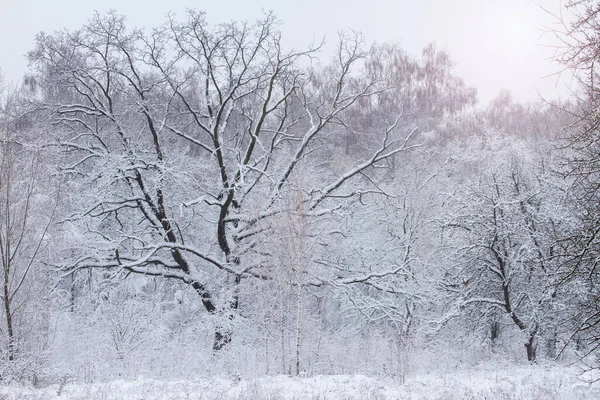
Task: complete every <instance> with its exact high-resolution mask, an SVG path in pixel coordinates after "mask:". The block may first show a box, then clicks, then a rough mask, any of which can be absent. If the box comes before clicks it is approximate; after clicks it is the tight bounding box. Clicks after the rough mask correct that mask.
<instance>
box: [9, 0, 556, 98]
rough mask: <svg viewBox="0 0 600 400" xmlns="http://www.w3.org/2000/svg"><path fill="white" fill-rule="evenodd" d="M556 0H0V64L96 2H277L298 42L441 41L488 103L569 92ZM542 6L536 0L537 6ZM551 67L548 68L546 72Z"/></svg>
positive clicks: (239, 16)
mask: <svg viewBox="0 0 600 400" xmlns="http://www.w3.org/2000/svg"><path fill="white" fill-rule="evenodd" d="M560 3H561V0H421V1H414V0H369V1H364V0H303V1H291V0H228V1H217V2H194V1H189V0H170V1H162V0H160V1H159V0H146V1H141V0H103V1H101V2H93V1H81V0H53V1H47V0H0V37H1V38H2V39H1V40H0V68H1V69H2V70H3V72H4V75H5V76H6V78H7V79H9V80H18V79H20V77H21V76H22V74H23V73H24V71H25V68H26V61H25V58H24V54H26V52H27V51H28V50H30V49H31V48H32V46H33V39H34V36H35V34H36V33H37V32H39V31H41V30H43V31H46V32H51V31H54V30H57V29H61V28H64V27H68V28H70V29H76V28H78V27H80V26H81V25H82V24H83V23H85V21H86V20H87V19H88V18H89V17H90V16H91V15H92V13H93V12H94V10H95V9H96V10H98V11H99V12H106V11H108V10H110V9H115V10H117V12H119V13H121V14H125V15H127V17H128V19H129V21H130V24H131V25H136V26H146V27H152V26H156V25H158V24H160V23H162V22H163V21H164V19H165V18H164V17H165V14H166V13H167V12H169V11H173V12H176V13H179V14H181V13H183V12H184V11H185V9H186V8H188V7H196V8H199V9H202V10H204V11H206V12H207V15H208V20H209V21H210V22H211V23H218V22H222V21H230V20H243V19H246V20H253V19H256V18H257V17H258V16H259V15H260V13H261V10H263V9H264V10H273V11H274V12H275V14H276V15H277V16H278V17H279V18H280V19H281V20H282V21H283V26H282V30H283V35H284V40H286V41H287V43H288V45H290V46H294V47H296V48H302V47H305V46H306V45H308V44H309V43H310V42H311V41H313V40H316V41H319V40H320V39H321V38H322V37H323V36H325V37H326V38H327V39H328V43H329V44H332V43H333V42H334V38H335V34H336V31H337V30H339V29H346V28H352V29H355V30H359V31H362V32H363V33H364V34H365V37H366V39H367V40H368V41H370V42H372V41H377V42H385V41H392V42H398V43H400V44H401V46H402V47H403V48H404V49H405V50H406V51H408V52H409V53H411V54H414V55H417V54H419V52H420V50H421V49H422V48H423V47H424V46H425V45H427V44H428V43H430V42H436V43H437V45H438V47H439V48H441V49H445V50H447V51H448V52H449V53H450V54H451V56H452V59H453V60H454V61H455V62H456V64H457V68H456V73H457V74H458V75H459V76H461V77H462V78H464V79H465V81H466V82H467V83H468V84H469V85H472V86H475V87H477V89H478V92H479V99H480V100H481V101H482V102H483V103H486V102H488V101H489V100H491V99H492V98H494V97H495V96H496V95H497V93H498V92H499V91H500V90H501V89H508V90H510V91H511V92H512V94H513V96H514V97H515V98H516V99H519V100H528V99H534V98H536V97H537V93H538V92H539V93H540V94H542V95H543V96H544V97H546V98H555V97H557V96H558V94H562V95H565V94H566V93H567V90H566V86H565V83H564V81H565V79H564V78H565V75H566V74H563V80H562V81H560V82H558V83H557V77H556V75H554V76H553V74H555V73H556V72H558V71H559V70H560V66H558V65H556V64H553V63H552V61H551V60H550V59H551V58H552V56H553V52H554V50H553V49H551V48H544V47H542V46H541V44H544V43H546V44H548V43H551V41H550V40H549V37H550V35H546V36H543V35H542V33H543V29H544V28H547V27H551V26H552V23H553V22H554V20H553V19H552V18H551V16H550V15H549V14H548V13H546V12H545V11H543V10H542V8H541V7H545V8H547V9H549V10H551V11H553V12H557V10H559V8H560ZM540 6H541V7H540ZM547 76H550V77H549V78H548V77H547Z"/></svg>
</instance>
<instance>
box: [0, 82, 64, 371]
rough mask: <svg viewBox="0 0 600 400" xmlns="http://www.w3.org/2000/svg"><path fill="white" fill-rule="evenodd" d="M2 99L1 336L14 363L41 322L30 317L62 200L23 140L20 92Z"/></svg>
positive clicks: (36, 155) (36, 153)
mask: <svg viewBox="0 0 600 400" xmlns="http://www.w3.org/2000/svg"><path fill="white" fill-rule="evenodd" d="M0 95H1V96H2V98H1V100H0V267H1V269H0V282H1V285H2V290H1V291H0V301H1V302H2V312H1V315H2V317H3V324H2V325H3V326H2V329H0V332H2V333H3V336H4V344H5V346H4V348H3V350H4V351H5V352H6V353H5V354H6V355H7V359H8V361H11V362H12V361H15V360H16V359H17V358H18V357H19V354H20V353H22V352H23V351H24V348H23V347H24V346H19V344H27V343H26V342H27V340H29V339H30V338H28V337H27V336H26V335H28V334H29V333H31V332H30V329H29V328H31V329H32V330H35V328H33V326H34V324H33V323H32V322H33V321H34V320H36V318H32V317H31V316H28V314H29V313H30V312H31V306H32V303H33V302H34V301H36V300H37V301H39V300H40V299H41V298H43V296H44V295H45V293H36V291H37V290H38V289H39V288H40V287H43V285H44V274H40V273H39V272H36V269H37V270H39V266H40V264H41V262H42V261H43V257H42V254H43V250H44V247H45V245H46V244H47V241H48V231H49V228H50V225H51V223H52V222H53V219H54V211H55V209H56V205H57V199H56V197H55V196H53V195H52V192H53V189H51V188H49V187H48V184H47V180H48V179H47V178H48V175H47V174H46V172H45V171H44V170H43V165H42V163H43V156H42V154H41V153H40V150H39V149H36V148H34V147H30V146H29V145H28V143H27V142H26V141H24V135H23V134H22V133H23V132H22V131H21V129H20V128H19V122H20V121H19V111H20V110H21V109H20V108H19V93H18V91H17V90H7V92H6V93H0ZM40 279H41V281H42V282H37V284H36V280H40ZM30 322H31V324H30ZM28 325H29V327H28ZM38 350H39V349H38ZM13 372H14V371H13Z"/></svg>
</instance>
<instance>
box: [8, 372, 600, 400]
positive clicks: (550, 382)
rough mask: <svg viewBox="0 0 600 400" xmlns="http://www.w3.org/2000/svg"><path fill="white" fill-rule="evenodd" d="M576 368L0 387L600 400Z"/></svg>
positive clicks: (23, 393)
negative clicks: (401, 377) (401, 378)
mask: <svg viewBox="0 0 600 400" xmlns="http://www.w3.org/2000/svg"><path fill="white" fill-rule="evenodd" d="M583 378H584V376H582V375H580V374H578V372H577V370H576V369H575V368H569V369H564V368H557V367H553V368H545V367H515V368H514V369H511V370H494V369H493V368H489V367H482V368H478V369H471V370H468V371H456V372H452V373H450V372H449V373H431V374H421V375H414V376H412V375H409V376H408V377H406V380H405V382H404V383H401V382H399V381H398V379H396V380H394V379H392V378H387V379H377V378H369V377H366V376H362V375H355V376H349V375H336V376H314V377H303V378H291V377H288V376H276V377H266V378H258V379H250V380H244V379H235V378H225V377H216V378H201V379H197V380H190V381H158V380H153V379H137V380H134V381H113V382H106V383H95V384H75V383H72V382H66V383H64V384H62V385H59V384H54V385H51V386H47V387H44V388H32V387H24V386H18V385H9V386H3V387H0V399H2V400H9V399H40V400H46V399H81V400H100V399H102V400H107V399H123V400H130V399H131V400H154V399H156V400H159V399H160V400H166V399H198V400H242V399H243V400H260V399H270V400H279V399H281V400H291V399H311V400H312V399H314V400H317V399H318V400H334V399H335V400H355V399H356V400H358V399H365V400H366V399H378V400H385V399H390V400H391V399H440V400H441V399H444V400H445V399H448V400H451V399H473V400H479V399H487V400H495V399H515V400H516V399H539V400H551V399H600V383H594V384H590V383H588V382H585V379H583Z"/></svg>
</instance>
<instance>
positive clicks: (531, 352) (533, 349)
mask: <svg viewBox="0 0 600 400" xmlns="http://www.w3.org/2000/svg"><path fill="white" fill-rule="evenodd" d="M537 344H538V339H537V336H536V335H535V332H533V333H530V334H529V341H527V343H525V349H526V350H527V361H529V362H532V363H536V362H537Z"/></svg>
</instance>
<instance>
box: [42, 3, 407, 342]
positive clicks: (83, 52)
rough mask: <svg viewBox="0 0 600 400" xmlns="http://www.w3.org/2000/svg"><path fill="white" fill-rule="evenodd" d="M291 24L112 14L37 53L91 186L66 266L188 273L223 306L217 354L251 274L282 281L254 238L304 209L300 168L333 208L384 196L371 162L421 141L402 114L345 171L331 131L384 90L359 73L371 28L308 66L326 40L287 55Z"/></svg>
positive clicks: (52, 105)
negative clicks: (139, 26) (129, 20)
mask: <svg viewBox="0 0 600 400" xmlns="http://www.w3.org/2000/svg"><path fill="white" fill-rule="evenodd" d="M277 25H278V22H277V20H276V19H275V18H274V17H273V15H271V14H267V15H265V16H264V18H263V19H261V20H259V21H257V22H256V23H228V24H221V25H217V26H214V27H211V26H209V25H208V23H207V22H206V20H205V17H204V14H203V13H200V12H196V11H189V12H188V14H187V20H186V21H184V22H178V20H176V19H175V18H174V17H170V18H169V20H168V22H167V23H166V24H165V25H163V26H161V27H159V28H157V29H154V30H152V31H151V32H150V33H144V32H143V31H141V30H133V31H128V30H127V29H126V27H125V21H124V18H123V17H121V16H119V15H117V14H114V13H112V14H108V15H105V16H100V15H96V16H95V17H94V18H93V19H92V20H91V21H90V22H89V23H88V24H87V25H86V26H84V27H83V28H82V29H80V30H78V31H74V32H70V31H62V32H58V33H55V34H53V35H43V34H41V35H39V36H38V38H37V46H36V49H35V50H34V51H32V52H31V53H30V61H31V62H32V64H33V65H34V66H35V67H36V68H37V70H38V76H37V78H36V79H37V80H38V83H39V86H40V87H41V88H42V90H41V94H40V96H39V97H40V98H41V100H40V101H38V102H37V106H38V108H39V109H40V110H46V112H48V113H49V115H50V116H51V118H52V121H53V125H54V126H55V128H56V133H57V139H58V142H59V144H60V146H61V148H62V149H63V152H64V166H63V171H64V172H65V173H66V174H69V175H70V177H71V179H72V182H77V185H81V186H78V188H77V189H74V190H82V196H81V197H80V204H79V205H78V206H79V210H78V211H77V212H75V213H74V214H73V215H72V216H71V218H70V219H69V223H71V224H73V227H77V229H79V230H80V231H81V232H82V235H83V236H82V244H81V246H84V247H85V251H83V252H81V254H80V255H79V257H78V258H76V259H75V260H74V261H73V262H72V263H69V265H66V266H64V268H66V270H67V271H70V272H72V271H76V270H79V269H82V268H102V269H108V270H120V271H123V270H124V271H128V272H131V273H140V274H146V275H150V276H161V277H164V278H170V279H177V280H180V281H183V282H186V283H188V284H189V285H191V286H192V287H193V288H194V290H195V291H196V292H197V293H198V295H199V296H200V298H201V300H202V303H203V305H204V307H205V309H206V310H207V311H208V312H209V313H211V314H214V315H218V316H220V320H221V321H222V324H223V325H222V326H221V327H220V328H217V330H216V333H215V340H214V345H213V348H214V349H215V350H218V349H221V348H222V347H223V346H224V345H225V344H226V343H228V342H229V340H230V332H229V330H228V329H227V327H226V325H227V324H226V322H225V321H227V319H230V318H233V315H234V313H235V310H237V309H238V307H239V301H240V300H239V287H240V284H241V283H242V281H243V280H244V279H246V278H256V279H270V274H271V271H272V270H273V268H276V266H274V265H273V264H272V260H271V259H270V257H269V254H265V253H257V252H256V251H255V248H256V245H257V243H259V242H260V241H261V240H262V239H261V238H264V237H265V236H268V235H269V234H270V233H271V225H270V224H271V222H270V221H273V220H274V219H276V218H277V217H278V216H279V215H281V214H282V213H286V212H296V213H297V212H298V209H294V210H290V207H289V205H288V204H287V203H286V202H285V201H283V198H284V195H285V193H286V192H287V191H289V190H294V188H293V184H292V183H291V182H292V181H293V180H294V179H295V174H296V173H297V171H298V167H299V166H301V165H302V166H308V167H310V171H311V176H309V177H306V178H305V180H304V182H305V187H306V188H310V189H306V190H303V191H302V192H301V195H302V198H301V199H300V201H299V202H297V204H298V205H299V206H298V207H300V208H299V209H301V210H302V212H301V213H302V214H303V215H304V217H306V218H318V217H319V216H322V215H325V214H327V213H331V212H334V211H335V210H337V209H338V208H339V207H340V205H341V204H344V203H346V202H348V200H349V199H351V198H353V197H357V196H359V195H361V194H363V193H365V192H379V189H378V188H377V186H375V185H373V183H372V181H370V180H368V179H364V176H365V174H366V173H367V171H368V170H369V169H372V168H373V167H377V166H384V165H385V164H384V162H385V160H386V159H388V158H391V157H393V156H395V155H396V154H398V153H400V152H403V151H406V150H408V149H410V148H411V147H412V145H411V136H412V135H411V131H408V132H406V131H403V130H400V131H399V130H398V129H397V126H398V124H399V121H400V118H401V115H402V114H401V110H399V111H398V114H397V116H396V117H394V118H393V119H392V121H390V122H389V124H388V125H387V128H386V129H384V131H383V132H382V133H381V136H380V139H379V143H378V144H377V145H376V146H375V147H374V148H373V149H372V151H371V153H370V154H369V155H368V156H367V157H366V158H364V159H362V160H353V162H352V164H351V165H349V166H347V167H345V168H343V169H342V170H341V172H339V171H338V172H336V170H335V168H334V165H332V158H331V154H332V153H333V152H335V149H334V148H331V147H330V146H328V145H327V144H328V143H329V142H330V139H331V137H332V135H343V134H345V132H348V131H349V130H350V129H351V127H350V126H348V124H347V123H346V121H345V118H346V115H347V113H348V112H350V110H352V109H353V107H355V106H356V105H357V102H358V101H359V100H361V99H369V98H370V97H372V96H374V95H375V94H377V93H380V92H381V91H383V90H385V87H384V86H383V85H382V83H381V82H378V81H377V80H375V79H374V80H370V81H367V82H359V81H358V80H357V79H356V78H355V76H354V71H355V69H356V67H357V66H358V64H360V62H361V61H362V60H364V59H365V57H367V56H368V53H367V52H366V51H364V50H363V44H362V41H361V38H360V36H359V35H355V34H352V35H346V34H341V35H340V36H339V41H338V48H337V53H336V56H335V59H334V62H333V63H332V64H331V65H329V66H327V67H326V68H317V67H314V68H302V67H301V66H300V61H301V60H302V59H304V60H307V61H310V60H313V59H315V57H316V54H317V50H318V48H310V49H308V50H306V51H302V52H295V51H285V50H283V49H282V47H281V43H280V33H279V31H278V30H277ZM398 131H399V132H398ZM83 188H85V189H86V190H83ZM87 189H91V190H87ZM296 208H297V207H296Z"/></svg>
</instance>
